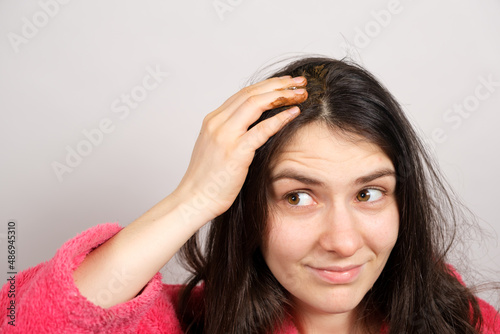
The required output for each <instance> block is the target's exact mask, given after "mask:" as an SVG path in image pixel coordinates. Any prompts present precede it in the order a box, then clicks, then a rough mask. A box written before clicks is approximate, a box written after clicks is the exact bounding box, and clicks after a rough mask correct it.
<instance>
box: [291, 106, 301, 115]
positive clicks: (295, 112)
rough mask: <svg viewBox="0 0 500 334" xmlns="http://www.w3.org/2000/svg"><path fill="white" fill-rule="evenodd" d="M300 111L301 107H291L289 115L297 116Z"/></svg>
mask: <svg viewBox="0 0 500 334" xmlns="http://www.w3.org/2000/svg"><path fill="white" fill-rule="evenodd" d="M299 111H300V109H299V107H291V108H290V109H288V113H289V114H290V115H291V116H295V115H297V114H298V113H299Z"/></svg>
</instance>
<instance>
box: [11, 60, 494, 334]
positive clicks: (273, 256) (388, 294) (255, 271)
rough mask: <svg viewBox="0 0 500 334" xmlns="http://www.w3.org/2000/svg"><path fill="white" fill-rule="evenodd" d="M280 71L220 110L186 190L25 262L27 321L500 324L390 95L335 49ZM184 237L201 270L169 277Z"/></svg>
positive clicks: (48, 327) (146, 329)
mask: <svg viewBox="0 0 500 334" xmlns="http://www.w3.org/2000/svg"><path fill="white" fill-rule="evenodd" d="M271 77H272V78H270V79H268V80H265V81H262V82H259V83H257V84H254V85H252V86H249V87H247V88H245V89H243V90H241V91H240V92H238V93H237V94H235V95H233V96H232V97H231V98H229V99H228V100H227V101H226V102H225V103H224V104H223V105H222V106H221V107H220V108H218V109H217V110H215V111H214V112H212V113H210V114H209V115H208V116H207V117H206V118H205V120H204V122H203V126H202V129H201V132H200V136H199V138H198V140H197V142H196V145H195V148H194V151H193V155H192V158H191V162H190V165H189V167H188V170H187V172H186V174H185V176H184V178H183V179H182V181H181V182H180V184H179V186H178V187H177V189H176V190H175V191H174V192H173V193H172V194H171V195H169V196H168V197H166V198H165V199H164V200H162V201H161V202H160V203H158V204H157V205H156V206H154V207H153V208H152V209H150V210H149V211H148V212H146V213H145V214H144V215H143V216H142V217H140V218H139V219H137V220H136V221H134V222H133V223H132V224H130V225H129V226H127V227H126V228H124V229H121V228H120V227H119V226H117V225H111V224H108V225H100V226H96V227H95V228H93V229H91V230H89V231H87V232H85V233H83V234H82V235H80V236H78V237H76V238H75V239H73V240H70V241H69V242H68V243H66V244H65V245H64V246H63V247H62V248H61V249H60V250H59V252H58V253H57V254H56V256H55V257H54V258H53V259H52V260H51V261H49V262H47V263H45V264H41V265H39V266H37V267H35V268H32V269H28V270H27V271H25V272H24V273H22V274H20V275H18V277H17V278H16V279H17V290H18V292H17V294H18V297H17V300H16V303H17V318H18V320H17V321H18V322H17V324H16V325H18V327H16V330H18V331H21V332H22V330H26V331H27V330H28V329H38V330H39V331H41V332H43V331H45V332H50V331H66V332H82V333H85V332H92V331H94V332H106V333H115V332H116V333H136V332H139V333H214V334H215V333H217V334H219V333H238V334H239V333H302V334H304V333H479V332H482V333H495V332H498V331H500V319H499V318H498V314H497V312H496V311H495V309H494V308H493V307H492V306H490V305H488V304H486V303H485V302H484V301H482V300H480V299H477V298H475V297H474V295H473V294H472V293H471V291H470V290H469V289H468V288H466V287H465V286H464V285H463V284H462V282H461V280H460V277H459V276H458V274H457V273H456V272H455V271H454V270H453V268H452V267H450V266H448V265H447V264H446V262H445V260H446V257H445V256H446V251H447V249H448V248H449V244H448V241H447V240H448V239H447V235H450V234H452V232H453V227H454V224H456V222H457V219H458V218H460V210H459V209H457V203H456V202H455V200H454V198H453V197H451V196H450V195H449V194H450V192H449V191H448V190H447V189H446V186H445V184H444V183H443V182H442V181H441V180H440V176H439V173H438V172H437V171H436V170H435V168H434V167H433V166H432V164H431V161H430V159H429V157H428V156H427V155H426V153H425V150H424V149H423V147H422V145H421V143H420V141H419V140H418V138H417V136H416V135H415V132H414V131H413V129H412V127H411V125H410V123H409V122H408V120H407V119H406V118H405V116H404V115H403V113H402V111H401V108H400V107H399V105H398V104H397V102H396V101H395V100H394V98H393V97H392V96H391V95H390V93H388V92H387V91H386V90H385V89H384V88H383V87H382V86H381V85H380V84H379V83H378V82H377V81H376V80H375V79H374V78H373V77H372V76H371V75H370V74H369V73H367V72H366V71H365V70H363V69H361V68H359V67H358V66H355V65H352V64H349V63H347V62H344V61H337V60H333V59H329V58H305V59H301V60H298V61H295V62H292V63H291V64H289V65H288V66H286V67H285V68H284V69H283V70H281V71H279V72H277V73H274V74H273V75H272V76H271ZM292 105H293V107H291V106H292ZM209 221H212V223H211V225H210V230H209V232H208V237H207V239H206V244H205V247H204V249H201V247H199V246H198V242H197V231H198V230H199V229H200V228H201V227H203V226H204V225H205V224H206V223H207V222H209ZM179 249H181V254H182V255H183V257H184V259H185V264H186V265H188V266H189V267H190V269H191V272H192V277H191V279H190V280H189V282H188V284H187V285H186V286H168V285H162V284H161V281H160V276H159V274H156V273H157V272H158V270H159V269H160V268H161V267H162V266H163V265H164V264H165V263H167V262H168V261H169V260H170V258H171V257H172V256H173V255H174V254H175V253H176V252H177V251H178V250H179ZM200 283H201V284H200ZM7 290H8V289H7V288H6V287H5V286H4V288H3V290H2V293H1V298H2V299H1V302H2V305H7V303H8V302H9V300H8V297H7V292H8V291H7ZM3 309H4V310H5V307H4V308H3ZM4 312H5V311H4ZM2 319H6V317H3V318H2ZM2 326H3V327H2V329H5V330H8V329H10V330H12V327H9V326H8V325H7V324H6V322H5V321H4V323H3V324H2ZM20 328H22V329H20Z"/></svg>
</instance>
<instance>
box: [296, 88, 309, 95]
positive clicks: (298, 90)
mask: <svg viewBox="0 0 500 334" xmlns="http://www.w3.org/2000/svg"><path fill="white" fill-rule="evenodd" d="M293 93H294V94H297V95H303V94H305V93H306V90H305V89H304V88H299V89H295V90H294V91H293Z"/></svg>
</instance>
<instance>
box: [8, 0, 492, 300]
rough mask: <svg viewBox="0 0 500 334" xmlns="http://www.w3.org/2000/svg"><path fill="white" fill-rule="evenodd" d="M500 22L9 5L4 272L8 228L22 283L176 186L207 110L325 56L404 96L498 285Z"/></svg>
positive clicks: (475, 252)
mask: <svg viewBox="0 0 500 334" xmlns="http://www.w3.org/2000/svg"><path fill="white" fill-rule="evenodd" d="M499 15H500V2H499V1H497V0H483V1H473V0H461V1H451V0H446V1H439V2H438V1H430V0H427V1H409V0H400V1H398V0H383V1H382V0H377V1H373V0H372V1H367V0H365V1H356V2H354V1H297V0H294V1H290V0H287V1H285V0H281V1H245V0H220V1H214V0H201V1H159V0H143V1H133V0H121V1H116V0H115V1H105V2H104V1H96V0H88V1H76V0H73V1H69V0H64V1H63V0H39V1H17V0H1V1H0V36H1V38H0V136H1V137H0V139H1V140H0V152H1V158H0V254H1V255H0V262H1V263H2V266H0V267H1V268H3V273H6V272H7V240H6V236H7V223H8V222H9V220H12V219H13V220H15V221H16V223H17V244H16V247H17V248H16V252H17V253H16V270H18V271H20V270H23V269H25V268H28V267H30V266H33V265H36V264H37V263H40V262H42V261H45V260H48V259H50V258H51V257H52V256H53V255H54V253H55V251H56V250H57V249H58V248H59V247H60V246H61V245H62V244H63V243H64V242H65V241H66V240H68V239H70V238H72V237H74V236H75V235H77V234H78V233H79V232H81V231H83V230H85V229H87V228H89V227H91V226H94V225H96V224H99V223H104V222H109V221H112V222H114V221H118V222H120V224H122V225H127V224H129V223H130V222H132V221H133V220H134V219H136V218H137V217H138V216H140V215H141V214H142V213H143V212H145V211H146V210H147V209H148V208H150V207H151V206H153V205H154V204H156V203H157V202H158V201H160V200H161V199H162V198H163V197H165V196H166V195H168V194H169V193H170V192H171V191H172V190H173V189H175V187H176V186H177V184H178V182H179V181H180V179H181V178H182V176H183V174H184V171H185V169H186V167H187V165H188V162H189V158H190V155H191V150H192V147H193V144H194V142H195V140H196V137H197V135H198V132H199V129H200V126H201V121H202V119H203V117H204V116H205V115H206V114H207V113H209V112H210V111H212V110H214V109H215V108H217V107H218V106H219V105H221V104H222V103H223V102H224V101H225V100H226V99H227V98H228V97H229V96H230V95H232V94H233V93H235V92H236V91H238V90H239V89H240V88H242V87H243V85H244V84H245V82H246V81H247V80H248V79H249V78H250V77H251V76H252V75H253V74H254V73H255V72H256V70H257V69H259V68H260V67H262V66H263V65H265V64H269V63H271V62H274V61H276V60H278V59H281V58H283V57H286V56H290V55H297V54H310V53H314V54H317V53H318V54H324V55H327V56H332V57H336V58H342V57H344V56H345V55H346V54H349V55H350V56H351V58H353V59H354V60H356V61H357V62H359V63H360V64H362V65H364V66H365V67H366V68H367V69H368V70H369V71H371V72H372V73H373V74H374V75H375V76H377V77H378V78H379V79H380V80H381V81H382V83H384V84H385V85H386V86H387V87H388V89H389V90H390V91H391V92H392V93H393V94H394V95H395V96H396V98H397V99H398V101H399V102H400V103H401V105H402V106H403V108H404V110H405V111H406V112H407V114H408V116H409V118H410V119H411V120H412V122H413V123H414V124H415V126H416V127H417V128H418V129H419V132H420V133H421V135H422V137H423V138H424V139H425V140H426V142H427V143H428V145H429V146H430V147H431V148H432V150H433V152H434V154H435V155H436V158H437V160H438V161H439V163H440V165H441V167H442V169H443V171H444V173H445V174H446V176H447V178H448V180H449V181H450V183H451V184H452V186H453V187H454V189H455V190H456V191H457V193H458V194H459V196H460V197H461V198H462V199H463V201H464V202H465V203H466V204H467V205H468V207H469V208H470V209H471V210H472V211H473V212H474V213H475V214H476V215H477V217H478V221H479V224H480V226H481V229H482V233H479V234H478V233H475V232H466V233H465V235H464V238H465V240H466V241H467V245H468V246H470V247H469V248H468V249H467V250H466V253H467V254H468V255H469V257H470V263H471V264H472V268H473V269H475V270H477V271H479V272H480V274H481V275H482V276H476V277H474V276H469V275H466V280H468V281H469V283H470V282H474V283H478V282H482V281H488V280H499V277H500V260H499V259H500V250H499V246H498V242H499V237H498V235H499V234H500V221H499V218H498V208H499V203H497V201H498V200H499V198H500V197H499V191H500V179H499V178H498V171H499V170H500V154H499V151H500V150H499V148H498V146H499V144H500V131H499V129H498V125H499V124H500V113H499V107H500V43H499V39H498V36H499V35H500V20H499V19H498V17H499ZM77 155H78V156H77ZM457 266H458V267H459V269H460V268H461V264H460V263H457ZM162 272H163V273H164V280H165V281H166V282H178V281H181V280H182V278H183V274H182V272H181V270H180V269H179V267H178V265H177V264H175V262H173V263H171V264H169V265H168V266H167V268H165V269H164V270H162ZM484 297H485V298H486V299H488V301H490V302H491V303H494V304H496V306H497V307H498V301H499V299H498V296H495V295H492V294H485V295H484Z"/></svg>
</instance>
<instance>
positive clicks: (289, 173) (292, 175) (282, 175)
mask: <svg viewBox="0 0 500 334" xmlns="http://www.w3.org/2000/svg"><path fill="white" fill-rule="evenodd" d="M282 179H292V180H297V181H299V182H301V183H304V184H308V185H314V186H320V187H324V186H325V183H324V182H322V181H319V180H316V179H313V178H311V177H308V176H305V175H302V174H300V173H298V172H297V171H295V170H293V169H288V168H286V169H283V170H282V171H281V172H279V173H278V174H276V175H274V176H272V177H271V183H274V182H276V181H279V180H282Z"/></svg>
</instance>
